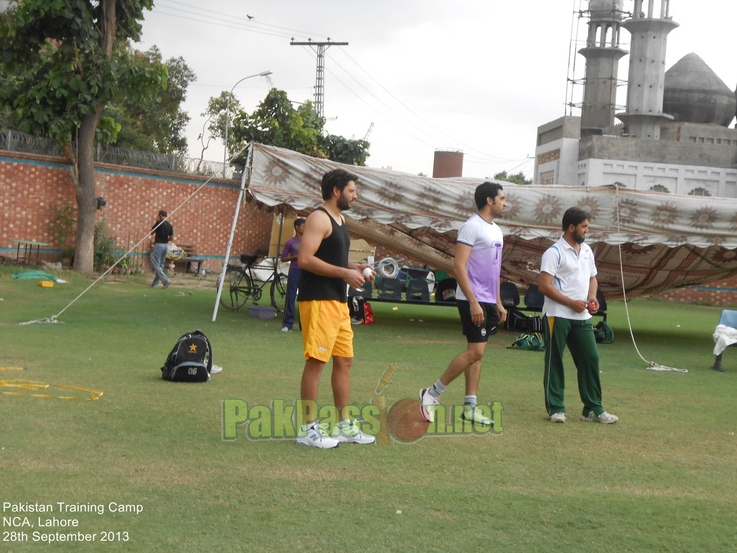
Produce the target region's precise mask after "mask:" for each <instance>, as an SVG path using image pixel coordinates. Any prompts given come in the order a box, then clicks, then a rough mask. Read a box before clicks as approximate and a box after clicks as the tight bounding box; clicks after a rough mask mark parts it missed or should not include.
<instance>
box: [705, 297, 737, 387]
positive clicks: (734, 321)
mask: <svg viewBox="0 0 737 553" xmlns="http://www.w3.org/2000/svg"><path fill="white" fill-rule="evenodd" d="M719 325H724V326H729V327H732V328H737V311H731V310H729V309H725V310H723V311H722V315H721V316H720V317H719V323H717V326H719ZM736 346H737V344H732V345H730V346H729V347H730V348H732V347H736ZM723 353H724V352H722V353H720V354H719V355H717V356H716V359H715V360H714V365H712V367H711V368H712V369H714V370H715V371H719V372H720V373H723V372H724V368H723V367H722V354H723Z"/></svg>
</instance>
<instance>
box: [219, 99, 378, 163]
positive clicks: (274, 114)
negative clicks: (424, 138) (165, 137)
mask: <svg viewBox="0 0 737 553" xmlns="http://www.w3.org/2000/svg"><path fill="white" fill-rule="evenodd" d="M228 95H229V93H228V92H223V93H222V94H221V95H220V96H219V97H217V98H211V99H210V103H209V105H208V111H207V112H206V113H205V114H204V115H207V116H209V117H210V126H209V130H210V134H211V136H213V137H216V138H222V137H223V136H224V134H225V132H224V130H225V120H226V117H225V114H226V107H227V101H228ZM233 104H234V98H233V97H232V96H231V104H230V107H231V116H230V126H229V131H228V132H229V135H228V153H229V154H230V155H234V154H238V153H239V152H242V151H243V150H244V148H245V145H246V144H247V143H249V142H259V143H261V144H268V145H270V146H278V147H280V148H287V149H289V150H294V151H295V152H300V153H302V154H307V155H310V156H313V157H320V158H327V159H330V160H332V161H338V162H340V163H345V164H348V165H365V164H366V158H367V157H368V149H369V143H368V142H366V141H365V140H353V139H347V138H344V137H342V136H336V135H325V134H324V126H325V118H323V117H320V116H318V115H317V112H316V111H315V109H314V107H313V106H312V102H305V103H304V104H300V105H299V106H298V107H297V108H295V107H294V106H293V105H292V102H291V101H290V100H289V98H288V97H287V93H286V92H284V91H282V90H277V89H275V88H272V89H271V90H270V91H269V93H268V94H267V95H266V98H264V100H263V101H262V102H261V103H260V104H259V105H258V107H257V108H256V109H255V110H254V111H253V113H250V114H249V113H247V112H245V111H244V110H241V109H234V108H233ZM244 162H245V156H244V155H243V154H240V155H237V156H236V158H235V159H234V160H233V164H234V165H238V166H241V167H242V166H243V163H244Z"/></svg>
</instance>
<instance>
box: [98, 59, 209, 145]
mask: <svg viewBox="0 0 737 553" xmlns="http://www.w3.org/2000/svg"><path fill="white" fill-rule="evenodd" d="M135 63H137V64H140V65H141V66H143V67H145V66H149V67H150V68H152V69H155V70H160V67H161V66H162V65H163V66H165V69H166V72H167V75H168V83H167V86H166V88H161V89H159V90H157V91H156V95H155V96H152V97H150V98H148V99H147V100H146V101H140V100H139V101H136V100H134V99H132V98H130V97H128V96H126V97H125V98H123V99H122V100H120V101H119V102H116V103H115V104H108V105H107V106H106V107H105V114H109V115H110V116H111V117H113V118H114V119H115V120H116V121H118V122H119V123H120V125H121V129H120V132H119V133H118V135H117V139H116V142H115V145H116V146H119V147H121V148H130V149H132V150H143V151H147V152H157V153H160V154H171V153H180V154H182V155H184V154H185V153H186V151H187V139H186V137H185V136H184V131H185V128H186V126H187V123H188V122H189V119H190V118H189V115H187V113H186V112H184V111H182V109H181V105H182V102H184V100H185V99H186V98H187V87H188V86H189V84H190V83H191V82H193V81H195V80H196V79H197V77H196V76H195V74H194V72H193V71H192V70H191V69H190V68H189V67H188V66H187V64H186V63H185V61H184V58H181V57H179V58H170V59H169V60H167V61H166V62H165V63H163V62H162V60H161V52H160V51H159V49H158V48H157V47H156V46H153V47H152V48H151V49H150V50H148V51H147V52H144V53H143V54H141V55H139V56H136V58H135Z"/></svg>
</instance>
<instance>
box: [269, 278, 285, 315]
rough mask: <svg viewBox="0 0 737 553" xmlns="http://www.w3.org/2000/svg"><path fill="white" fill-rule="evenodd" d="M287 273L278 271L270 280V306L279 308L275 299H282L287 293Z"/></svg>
mask: <svg viewBox="0 0 737 553" xmlns="http://www.w3.org/2000/svg"><path fill="white" fill-rule="evenodd" d="M286 282H287V275H285V274H284V273H278V274H277V275H276V278H275V279H274V280H272V281H271V288H270V296H271V305H272V307H274V308H276V309H279V305H278V304H277V299H279V300H283V299H284V296H286V294H287V287H286V286H287V285H286Z"/></svg>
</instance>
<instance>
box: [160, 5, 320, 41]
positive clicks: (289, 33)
mask: <svg viewBox="0 0 737 553" xmlns="http://www.w3.org/2000/svg"><path fill="white" fill-rule="evenodd" d="M160 2H164V3H167V2H168V3H172V4H179V5H181V6H186V7H188V8H192V9H196V10H200V11H202V12H206V13H214V14H217V15H222V16H225V17H227V18H228V21H230V20H231V19H234V18H236V16H233V15H232V14H229V13H224V12H216V11H214V10H210V9H205V8H200V7H198V6H193V5H191V4H187V3H186V2H178V1H177V0H157V5H158V4H159V3H160ZM172 9H178V8H172ZM190 13H191V12H190ZM236 19H240V20H241V21H243V22H244V24H246V25H250V26H259V27H271V28H273V29H281V30H283V31H285V32H284V33H282V35H281V36H293V35H294V34H295V33H296V34H299V35H304V36H319V37H322V36H324V35H321V34H320V33H308V32H306V31H301V30H298V29H290V28H288V27H280V26H279V25H271V24H269V23H261V22H260V21H255V20H253V19H243V18H242V17H241V18H236ZM244 30H250V29H244ZM325 38H327V37H325Z"/></svg>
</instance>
